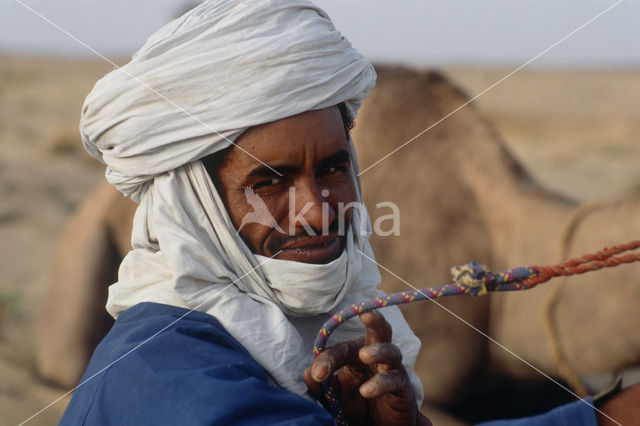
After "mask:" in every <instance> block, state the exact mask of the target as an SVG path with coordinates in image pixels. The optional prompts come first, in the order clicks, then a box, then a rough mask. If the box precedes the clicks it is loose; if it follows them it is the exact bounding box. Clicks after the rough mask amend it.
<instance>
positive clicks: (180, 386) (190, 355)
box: [60, 303, 596, 426]
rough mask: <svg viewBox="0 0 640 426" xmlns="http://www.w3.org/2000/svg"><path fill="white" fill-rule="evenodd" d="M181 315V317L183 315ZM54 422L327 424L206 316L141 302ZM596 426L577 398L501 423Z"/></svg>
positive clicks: (323, 414)
mask: <svg viewBox="0 0 640 426" xmlns="http://www.w3.org/2000/svg"><path fill="white" fill-rule="evenodd" d="M185 314H186V315H185ZM81 383H82V384H81V385H80V386H79V387H78V389H77V390H76V392H75V394H74V395H73V398H71V402H70V403H69V406H68V407H67V410H66V411H65V413H64V415H63V417H62V420H61V422H60V424H61V425H74V426H75V425H81V424H82V425H118V426H119V425H311V424H313V425H331V424H333V420H332V418H331V416H330V415H329V413H328V412H327V411H325V410H324V409H323V408H322V407H321V406H319V405H318V404H316V403H314V402H312V401H309V400H307V399H305V398H303V397H301V396H299V395H296V394H294V393H292V392H289V391H287V390H283V389H280V388H278V387H276V386H274V385H272V384H270V382H269V380H268V378H267V374H266V373H265V371H264V370H263V369H262V367H260V366H259V365H258V364H257V363H256V362H255V361H254V360H253V359H252V358H251V357H250V356H249V353H248V352H247V351H246V349H245V348H243V347H242V346H241V345H240V344H239V343H238V342H237V341H236V340H235V339H234V338H233V337H231V335H230V334H229V333H227V331H226V330H225V329H224V328H223V327H222V326H221V325H220V323H219V322H218V321H217V320H216V319H215V318H214V317H212V316H211V315H208V314H206V313H202V312H195V311H194V312H189V311H188V310H186V309H183V308H178V307H175V306H168V305H161V304H157V303H141V304H139V305H136V306H134V307H132V308H131V309H128V310H127V311H125V312H124V313H122V314H121V315H120V316H119V317H118V319H117V321H116V322H115V324H114V326H113V328H112V329H111V331H110V332H109V334H107V336H106V337H105V338H104V340H103V341H102V342H101V343H100V345H98V347H97V348H96V351H95V353H94V354H93V357H92V358H91V362H90V363H89V366H88V367H87V371H86V372H85V374H84V376H83V378H82V380H81ZM503 424H505V425H506V424H509V425H511V424H515V425H518V426H537V425H556V424H557V425H574V424H575V425H578V424H580V425H583V426H596V421H595V415H594V412H593V409H592V408H591V407H589V406H588V405H586V404H584V403H582V402H581V401H577V402H574V403H572V404H568V405H566V406H563V407H560V408H558V409H556V410H553V411H551V412H549V413H547V414H544V415H542V416H536V417H531V418H527V419H522V420H519V423H514V421H513V420H511V421H508V422H507V423H501V422H495V423H494V422H488V423H483V425H485V426H489V425H492V426H501V425H503Z"/></svg>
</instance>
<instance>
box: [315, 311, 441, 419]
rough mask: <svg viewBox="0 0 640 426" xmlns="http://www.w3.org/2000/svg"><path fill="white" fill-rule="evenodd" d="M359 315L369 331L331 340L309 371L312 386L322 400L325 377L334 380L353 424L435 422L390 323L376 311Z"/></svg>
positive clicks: (343, 406)
mask: <svg viewBox="0 0 640 426" xmlns="http://www.w3.org/2000/svg"><path fill="white" fill-rule="evenodd" d="M360 320H361V321H362V323H363V324H364V326H365V327H366V330H367V331H366V334H365V336H364V337H362V338H360V339H357V340H351V341H348V342H341V343H337V344H335V345H332V346H329V347H328V348H326V350H325V351H324V352H322V353H321V354H320V355H318V357H317V358H316V360H315V361H314V363H313V365H312V366H311V368H308V369H306V370H305V371H304V374H303V379H304V382H305V383H306V385H307V387H308V388H309V391H310V392H311V394H312V395H313V396H314V397H316V398H317V399H320V400H322V398H321V396H322V393H323V392H322V386H321V383H322V382H323V381H325V380H327V379H329V380H331V381H332V382H333V383H334V386H336V389H338V393H339V396H340V404H341V406H342V409H343V410H344V412H345V415H346V417H347V420H348V421H349V424H351V425H357V424H374V425H430V424H431V423H430V422H429V420H427V418H426V417H424V416H423V415H422V414H420V412H419V411H418V407H417V405H416V397H415V393H414V391H413V387H412V386H411V382H410V380H409V377H408V375H407V372H406V370H405V369H404V366H403V365H402V353H401V352H400V349H399V348H398V347H397V346H395V345H393V344H392V343H391V333H392V332H391V326H390V325H389V323H388V322H387V321H386V320H385V319H384V317H383V316H382V315H381V314H379V313H377V312H375V311H372V312H367V313H364V314H362V315H360ZM334 372H337V375H334Z"/></svg>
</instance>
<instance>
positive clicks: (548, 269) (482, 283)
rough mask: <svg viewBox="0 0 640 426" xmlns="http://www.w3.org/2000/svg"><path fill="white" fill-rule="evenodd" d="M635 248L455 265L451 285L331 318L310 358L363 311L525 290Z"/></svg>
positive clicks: (333, 402) (332, 402) (338, 415)
mask: <svg viewBox="0 0 640 426" xmlns="http://www.w3.org/2000/svg"><path fill="white" fill-rule="evenodd" d="M637 248H640V240H636V241H631V242H629V243H626V244H619V245H617V246H613V247H610V248H605V249H603V250H601V251H599V252H597V253H594V254H586V255H584V256H581V257H578V258H575V259H570V260H568V261H566V262H563V263H559V264H557V265H550V266H520V267H517V268H512V269H507V270H505V271H502V272H497V273H493V272H490V271H489V269H488V268H487V267H486V266H484V265H481V264H479V263H477V262H470V263H468V264H466V265H462V266H455V267H453V268H451V273H452V275H453V283H451V284H446V285H443V286H439V287H430V288H423V289H420V290H411V291H403V292H400V293H393V294H389V295H387V296H384V297H376V298H373V299H369V300H365V301H363V302H361V303H357V304H354V305H351V306H349V307H348V308H346V309H343V310H342V311H340V312H338V313H337V314H335V315H333V316H332V317H331V318H330V319H329V320H327V322H325V323H324V325H323V326H322V329H321V330H320V331H319V332H318V335H317V337H316V340H315V342H314V347H313V355H314V357H317V356H318V355H319V354H320V353H321V352H322V351H323V350H324V348H325V345H326V343H327V340H328V339H329V336H330V335H331V333H332V332H333V331H334V330H335V329H336V328H337V327H338V326H339V325H340V324H342V323H344V322H345V321H347V320H349V319H350V318H353V317H354V316H356V315H360V314H362V313H364V312H369V311H372V310H374V309H379V308H383V307H385V306H391V305H400V304H404V303H411V302H417V301H420V300H428V299H437V298H439V297H445V296H455V295H461V294H471V295H473V296H482V295H484V294H486V293H487V292H489V291H511V290H528V289H530V288H533V287H535V286H537V285H538V284H542V283H544V282H546V281H549V280H550V279H551V278H554V277H559V276H570V275H578V274H584V273H586V272H590V271H597V270H598V269H603V268H611V267H614V266H618V265H621V264H624V263H631V262H638V261H640V255H639V254H635V253H627V254H622V253H624V252H628V251H631V250H635V249H637ZM322 387H323V390H324V398H325V401H324V405H325V407H327V409H328V410H329V411H330V412H331V414H332V415H333V417H334V420H335V422H336V424H338V425H345V426H346V425H348V423H347V421H346V418H345V416H344V412H343V411H342V407H341V406H340V400H339V394H338V392H337V391H336V390H335V389H334V388H333V386H332V385H331V384H330V383H329V381H325V382H323V383H322Z"/></svg>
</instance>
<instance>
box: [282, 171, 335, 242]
mask: <svg viewBox="0 0 640 426" xmlns="http://www.w3.org/2000/svg"><path fill="white" fill-rule="evenodd" d="M328 196H329V191H328V190H327V189H326V188H321V187H319V186H318V185H317V183H316V182H315V181H313V180H309V181H305V182H302V183H301V184H299V185H296V186H294V187H291V188H290V189H289V203H290V204H289V226H290V227H294V228H295V231H297V232H300V231H301V230H304V231H306V232H307V234H310V235H314V234H315V235H320V234H327V233H328V232H329V228H330V227H331V225H332V224H333V222H334V221H335V220H336V217H337V213H336V211H335V209H334V208H333V207H332V206H331V205H330V203H329V202H328V201H327V198H328ZM297 232H296V233H297Z"/></svg>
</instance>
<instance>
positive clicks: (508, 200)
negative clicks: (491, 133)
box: [458, 137, 574, 268]
mask: <svg viewBox="0 0 640 426" xmlns="http://www.w3.org/2000/svg"><path fill="white" fill-rule="evenodd" d="M482 140H483V141H486V142H479V143H469V144H467V146H466V147H465V148H467V150H466V151H467V152H464V150H462V151H460V152H459V154H460V155H459V156H458V162H462V163H463V166H462V170H463V174H464V176H465V179H466V181H467V183H468V185H469V186H470V187H471V188H472V193H473V194H476V198H477V199H476V204H477V207H478V209H479V210H480V212H479V213H480V215H481V217H483V219H484V221H485V223H486V226H487V227H488V228H489V232H488V234H489V235H491V238H492V241H491V245H492V247H493V248H494V253H495V256H494V261H495V263H496V264H495V265H492V266H493V268H507V267H512V266H517V265H521V264H545V263H553V262H557V261H559V259H558V256H559V253H560V244H561V239H562V233H563V231H564V229H565V228H566V227H567V226H568V224H567V221H568V220H569V216H570V213H571V211H572V210H573V209H574V205H573V203H571V202H569V201H567V200H564V199H562V198H560V197H557V196H554V195H552V194H551V193H549V192H547V191H545V190H544V189H542V188H540V187H539V186H538V185H537V184H536V183H535V182H533V181H532V180H531V179H530V178H529V177H528V176H527V175H526V173H524V172H523V171H521V170H518V169H519V166H518V165H517V163H516V162H515V160H514V159H513V158H512V157H511V154H510V153H508V152H507V151H506V150H505V149H504V148H503V146H501V144H500V143H499V142H498V141H497V140H498V139H497V138H495V137H492V138H483V139H482ZM465 157H466V158H468V159H469V161H466V159H465ZM540 247H546V248H547V249H546V250H543V251H541V250H540Z"/></svg>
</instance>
